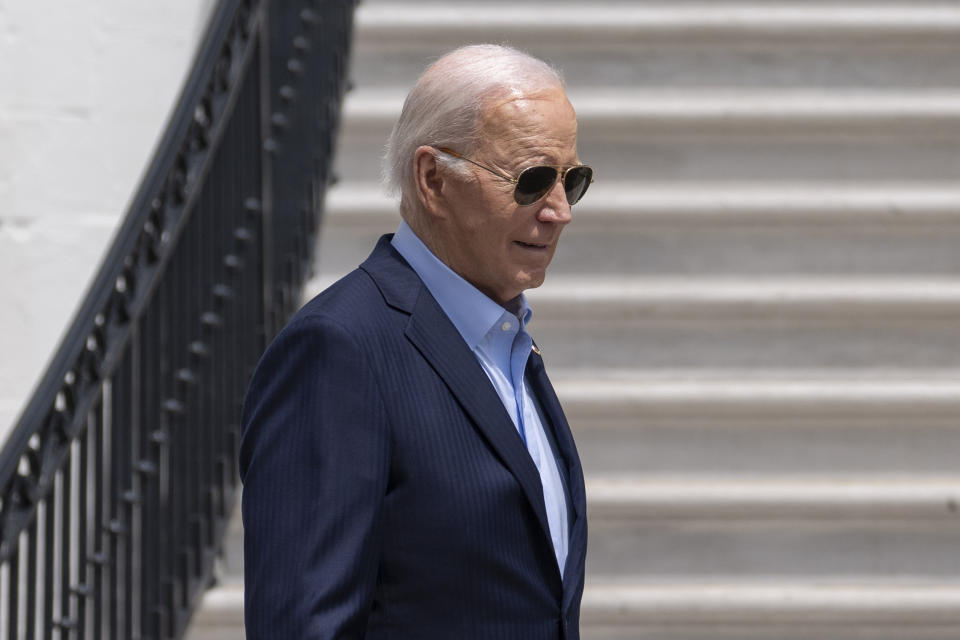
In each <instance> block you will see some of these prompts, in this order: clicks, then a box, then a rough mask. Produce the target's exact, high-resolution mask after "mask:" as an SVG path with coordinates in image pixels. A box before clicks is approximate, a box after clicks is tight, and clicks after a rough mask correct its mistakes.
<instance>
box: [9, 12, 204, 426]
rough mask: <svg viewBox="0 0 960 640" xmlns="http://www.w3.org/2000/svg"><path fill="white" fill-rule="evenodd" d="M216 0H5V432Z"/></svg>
mask: <svg viewBox="0 0 960 640" xmlns="http://www.w3.org/2000/svg"><path fill="white" fill-rule="evenodd" d="M214 4H215V2H214V0H161V1H159V2H158V1H157V0H56V1H50V0H0V442H2V441H3V440H4V439H5V437H6V434H7V432H8V430H9V429H10V428H11V427H12V426H13V423H14V421H15V420H16V418H17V416H18V415H19V413H20V411H21V410H22V409H23V406H24V403H25V401H26V400H27V399H28V397H29V395H30V393H31V391H32V389H33V387H34V385H35V384H36V383H37V382H38V380H39V377H40V376H41V375H42V373H43V371H44V369H45V368H46V364H47V361H48V360H49V358H50V357H51V356H52V355H53V352H54V350H55V348H56V345H57V343H58V341H59V338H60V336H61V334H62V333H63V332H64V331H65V330H66V328H67V325H68V323H69V321H70V319H71V317H72V315H73V313H74V311H75V310H76V308H77V306H78V304H79V303H80V301H81V299H82V297H83V294H84V292H85V290H86V287H87V285H88V284H89V282H90V280H91V279H92V277H93V275H94V273H95V271H96V268H97V266H98V264H99V260H100V257H101V256H102V254H103V253H104V251H105V249H106V248H107V246H108V245H109V242H110V240H111V237H112V235H113V232H114V230H115V228H116V226H117V224H118V222H119V220H120V218H121V216H122V215H123V212H124V208H125V206H126V204H127V202H128V201H129V200H130V198H131V197H132V195H133V191H134V189H135V188H136V186H137V183H138V180H139V178H140V175H141V173H142V172H143V170H144V168H145V166H146V163H147V161H148V159H149V158H150V156H151V154H152V151H153V146H154V143H155V141H156V139H157V137H158V136H159V134H160V133H161V132H162V131H163V127H164V124H165V121H166V118H167V115H168V113H169V112H170V110H171V108H172V106H173V104H174V101H175V100H176V97H177V94H178V93H179V90H180V86H181V84H182V82H183V80H184V78H185V76H186V72H187V70H188V69H189V66H190V63H191V61H192V57H193V53H194V49H195V47H196V44H197V43H198V41H199V38H200V36H201V35H202V33H203V30H204V27H205V25H206V20H207V17H208V15H209V13H210V10H211V8H212V6H213V5H214Z"/></svg>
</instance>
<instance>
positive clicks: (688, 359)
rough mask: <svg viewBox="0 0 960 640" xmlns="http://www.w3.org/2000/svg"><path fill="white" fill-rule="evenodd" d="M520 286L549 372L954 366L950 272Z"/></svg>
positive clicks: (959, 331)
mask: <svg viewBox="0 0 960 640" xmlns="http://www.w3.org/2000/svg"><path fill="white" fill-rule="evenodd" d="M332 281H333V278H330V279H327V278H323V277H321V278H317V279H314V280H312V281H310V282H309V283H308V287H307V291H306V296H307V298H309V297H312V296H313V295H315V294H316V293H319V292H320V291H321V290H323V289H324V288H325V287H326V286H327V285H328V284H329V283H331V282H332ZM527 294H528V297H529V299H530V302H531V305H532V306H533V309H534V316H533V321H532V322H531V325H530V332H531V335H533V337H534V339H535V340H536V341H537V344H538V345H539V346H540V348H541V349H542V350H543V353H544V358H545V359H546V361H547V362H548V364H549V365H550V366H551V368H554V367H559V368H562V369H568V370H574V369H577V368H582V367H585V366H586V367H589V368H590V369H597V368H602V367H612V368H614V369H620V370H627V369H631V368H638V369H643V370H644V371H646V372H656V371H660V370H666V371H667V372H670V371H683V370H688V371H692V370H696V369H699V368H707V369H713V370H731V371H739V370H744V371H746V370H749V369H751V368H760V369H771V368H776V369H778V370H781V371H790V370H799V371H800V372H801V373H804V372H806V371H810V370H816V369H821V370H823V372H824V373H827V372H829V371H832V370H837V371H840V372H841V373H853V374H854V375H857V374H858V373H867V374H869V373H870V372H873V371H879V370H883V369H884V368H899V369H904V368H912V369H916V370H921V369H926V370H934V371H938V370H944V369H946V370H955V371H960V352H958V351H957V350H955V349H952V348H951V346H952V345H954V344H958V343H960V326H958V324H957V322H956V317H957V315H958V314H960V280H956V279H933V278H927V279H919V278H917V279H899V280H882V279H877V278H872V279H850V278H846V279H838V278H806V279H798V278H792V279H790V278H781V279H777V280H768V281H756V280H743V279H740V280H734V279H720V278H701V279H697V280H692V279H690V280H688V279H683V278H625V277H617V276H612V275H611V276H599V277H596V278H595V279H592V280H591V279H588V278H582V279H580V278H571V277H563V276H560V275H558V276H555V277H551V278H549V279H548V281H547V283H546V284H545V285H544V286H543V287H541V288H539V289H533V290H530V291H528V292H527Z"/></svg>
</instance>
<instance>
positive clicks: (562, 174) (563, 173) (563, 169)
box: [435, 147, 593, 207]
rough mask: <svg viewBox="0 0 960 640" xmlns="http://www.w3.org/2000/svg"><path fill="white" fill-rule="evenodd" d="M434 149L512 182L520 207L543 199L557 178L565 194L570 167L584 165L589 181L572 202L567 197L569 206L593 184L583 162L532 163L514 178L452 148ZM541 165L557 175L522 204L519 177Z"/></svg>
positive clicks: (591, 174)
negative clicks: (533, 198) (564, 163)
mask: <svg viewBox="0 0 960 640" xmlns="http://www.w3.org/2000/svg"><path fill="white" fill-rule="evenodd" d="M435 149H436V150H437V151H440V152H442V153H446V154H447V155H451V156H453V157H454V158H459V159H460V160H466V161H467V162H469V163H470V164H472V165H474V166H477V167H480V168H481V169H483V170H485V171H488V172H490V173H492V174H493V175H495V176H496V177H498V178H500V179H501V180H506V181H507V182H509V183H511V184H513V186H514V189H513V201H514V202H516V203H517V204H519V205H520V206H521V207H528V206H530V205H532V204H536V203H538V202H540V201H541V200H543V199H544V198H545V197H547V194H548V193H550V191H551V190H552V189H553V187H554V185H555V184H557V180H559V181H560V182H561V183H564V188H563V191H564V195H566V191H567V188H566V183H565V180H566V178H567V172H568V171H570V170H571V169H580V168H583V167H586V168H587V169H590V182H588V183H587V187H586V188H584V190H583V193H581V194H580V197H579V198H577V199H576V200H575V201H574V202H570V200H569V198H568V199H567V204H569V205H570V206H571V207H572V206H573V205H575V204H576V203H577V202H580V200H581V198H583V196H584V195H585V194H586V193H587V189H588V188H589V187H590V185H591V184H593V167H591V166H589V165H585V164H573V165H569V166H563V165H559V166H557V165H550V164H536V165H533V166H532V167H527V168H526V169H524V170H523V171H521V172H520V174H519V175H518V176H517V177H516V178H514V177H512V176H509V175H507V174H506V173H503V172H502V171H499V170H498V169H494V168H493V167H488V166H486V165H483V164H480V163H479V162H477V161H476V160H471V159H470V158H468V157H466V156H463V155H460V154H459V153H457V152H456V151H454V150H453V149H450V148H448V147H435ZM543 167H549V168H551V169H553V170H554V171H556V172H557V177H556V178H554V180H553V182H552V183H550V186H549V187H547V189H546V190H545V191H544V192H543V194H542V195H541V196H540V197H539V198H537V199H536V200H533V201H532V202H528V203H526V204H523V203H522V202H520V201H519V200H517V189H516V187H517V186H518V185H519V183H520V178H522V177H523V174H524V173H526V172H527V171H530V170H531V169H540V168H543Z"/></svg>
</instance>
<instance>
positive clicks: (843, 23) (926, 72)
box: [352, 0, 960, 88]
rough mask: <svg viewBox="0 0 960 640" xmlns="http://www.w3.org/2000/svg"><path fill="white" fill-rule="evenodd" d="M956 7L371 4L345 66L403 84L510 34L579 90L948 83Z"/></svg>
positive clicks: (952, 72)
mask: <svg viewBox="0 0 960 640" xmlns="http://www.w3.org/2000/svg"><path fill="white" fill-rule="evenodd" d="M838 5H839V6H838ZM958 15H960V7H957V6H956V4H955V3H950V4H948V3H944V2H936V3H931V2H921V3H910V4H906V3H900V5H899V6H898V5H896V4H891V3H885V2H866V3H864V2H843V3H835V2H805V3H798V2H764V3H758V2H752V3H744V2H702V1H701V2H671V3H649V2H609V1H606V2H594V3H591V5H590V11H589V12H587V11H584V10H583V7H582V6H580V5H579V4H577V3H571V2H559V3H557V2H552V3H549V2H543V1H542V0H540V1H533V2H531V1H527V2H508V3H505V2H503V1H502V0H501V1H498V2H494V3H493V6H492V7H491V3H479V2H461V3H457V4H451V3H449V2H442V3H436V2H418V3H397V2H381V1H374V2H369V1H368V2H364V3H363V4H362V5H361V6H360V8H359V10H358V12H357V21H356V24H357V30H356V48H355V53H354V58H353V62H352V67H353V77H354V79H355V80H356V82H357V85H358V86H361V87H366V86H383V85H403V86H410V85H411V84H412V83H413V82H414V80H415V78H416V77H417V75H419V73H420V71H421V70H422V69H423V67H424V66H425V65H426V64H427V63H428V62H429V61H430V60H432V59H435V58H436V57H438V56H439V55H440V54H441V53H442V52H443V51H446V50H448V49H452V48H454V47H456V46H459V45H461V44H464V43H471V42H508V43H514V44H516V45H518V46H521V47H523V48H524V49H527V50H529V51H530V52H531V53H533V54H534V55H538V56H540V57H542V58H544V59H547V60H550V61H551V62H552V63H554V64H555V65H557V66H559V67H560V68H562V69H563V71H564V74H565V75H566V77H567V79H568V81H569V83H570V86H572V87H582V88H586V87H604V86H627V87H637V86H644V87H654V86H676V87H682V86H742V87H751V86H753V87H776V86H805V85H806V86H838V87H842V86H862V87H870V86H877V87H879V86H904V87H923V86H927V87H943V86H951V85H954V86H955V85H957V83H958V79H960V70H958V69H957V68H956V65H955V64H954V62H955V60H956V50H957V49H958V48H960V36H958V35H957V34H958V33H960V27H958V23H960V18H958Z"/></svg>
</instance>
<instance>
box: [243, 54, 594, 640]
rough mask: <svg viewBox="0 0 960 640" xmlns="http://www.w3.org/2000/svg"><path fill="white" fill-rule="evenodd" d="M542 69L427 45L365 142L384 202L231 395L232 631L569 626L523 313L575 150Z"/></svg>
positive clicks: (451, 632) (579, 589) (573, 539)
mask: <svg viewBox="0 0 960 640" xmlns="http://www.w3.org/2000/svg"><path fill="white" fill-rule="evenodd" d="M576 137H577V122H576V115H575V113H574V111H573V108H572V107H571V105H570V103H569V101H568V100H567V98H566V95H565V93H564V90H563V84H562V81H561V79H560V77H559V76H558V74H557V73H556V72H555V71H554V70H553V69H551V68H550V67H549V66H548V65H546V64H545V63H543V62H541V61H539V60H537V59H535V58H531V57H529V56H527V55H525V54H522V53H520V52H518V51H515V50H513V49H509V48H505V47H499V46H492V45H478V46H472V47H465V48H463V49H458V50H456V51H454V52H452V53H450V54H448V55H446V56H444V57H443V58H441V59H440V60H438V61H437V62H436V63H434V64H433V65H431V66H430V67H429V68H428V69H427V71H426V72H425V73H424V74H423V76H422V77H421V78H420V79H419V81H418V82H417V84H416V86H415V87H414V88H413V89H412V90H411V92H410V95H409V96H408V97H407V100H406V103H405V104H404V108H403V112H402V114H401V116H400V119H399V121H398V123H397V125H396V127H395V129H394V131H393V133H392V135H391V139H390V144H389V152H388V157H387V163H386V164H387V173H388V174H389V180H390V182H391V183H392V184H393V185H394V186H395V187H397V188H398V190H399V191H400V196H401V199H400V211H401V215H402V218H403V222H402V223H401V225H400V228H399V230H398V231H397V233H396V234H395V235H393V236H392V237H391V236H384V237H383V238H381V240H380V242H379V244H378V245H377V247H376V248H375V249H374V251H373V253H372V254H371V255H370V257H369V258H368V259H367V260H366V261H365V262H364V263H363V264H362V265H361V266H360V268H359V269H357V270H356V271H354V272H352V273H351V274H349V275H347V276H346V277H345V278H343V279H342V280H340V281H339V282H337V283H336V284H334V285H333V286H332V287H330V288H329V289H327V290H326V291H324V292H323V293H321V294H320V295H319V296H317V297H316V298H314V299H313V300H312V301H311V302H310V303H308V304H307V305H306V306H305V307H304V308H303V309H302V310H301V311H300V312H299V313H298V314H297V315H296V316H295V317H294V318H293V319H292V320H291V322H290V323H289V324H288V325H287V327H286V328H284V330H283V331H281V332H280V334H279V335H278V336H277V338H276V339H275V341H274V342H273V344H271V346H270V348H269V349H268V350H267V352H266V353H265V354H264V356H263V359H262V360H261V362H260V364H259V366H258V368H257V371H256V373H255V374H254V377H253V380H252V382H251V384H250V389H249V391H248V394H247V398H246V401H245V406H244V420H243V423H244V431H243V442H242V446H241V457H240V473H241V477H242V478H243V481H244V492H243V521H244V529H245V536H246V537H245V548H244V553H245V571H246V625H247V638H248V639H251V640H259V639H261V638H271V639H273V638H297V639H307V638H310V639H314V638H324V639H326V638H367V639H380V638H389V639H391V640H405V639H413V638H418V639H423V638H426V639H432V638H450V639H457V640H463V639H472V638H475V639H483V640H488V639H493V638H498V639H499V638H502V639H516V640H540V639H543V640H546V639H551V640H553V639H559V638H573V639H575V638H578V637H579V630H578V627H579V610H580V598H581V595H582V593H583V579H584V556H585V553H586V537H587V531H586V504H585V497H584V488H583V475H582V471H581V467H580V461H579V459H578V457H577V452H576V449H575V447H574V442H573V438H572V436H571V433H570V429H569V426H568V425H567V422H566V419H565V418H564V415H563V412H562V410H561V408H560V404H559V402H558V400H557V397H556V395H555V394H554V391H553V389H552V387H551V385H550V382H549V381H548V380H547V376H546V374H545V372H544V368H543V362H542V360H541V358H540V355H539V349H538V348H537V347H536V345H535V344H534V343H533V341H532V339H531V338H530V336H529V334H528V333H527V331H526V328H525V325H526V322H527V321H528V320H529V318H530V313H531V312H530V309H529V307H528V305H527V302H526V300H525V298H524V296H523V294H522V292H523V291H524V290H525V289H528V288H530V287H536V286H539V285H540V284H541V283H542V282H543V280H544V276H545V273H546V269H547V265H548V264H549V263H550V260H551V258H552V256H553V252H554V250H555V249H556V246H557V241H558V239H559V236H560V232H561V231H562V230H563V228H564V226H565V225H566V224H567V223H568V222H569V221H570V207H571V205H572V204H573V203H575V202H576V201H577V200H579V198H580V197H581V196H582V195H583V193H584V192H585V191H586V189H587V187H588V186H589V184H590V182H591V178H592V171H591V170H590V169H589V168H588V167H584V166H582V165H580V163H579V161H578V158H577V151H576Z"/></svg>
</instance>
